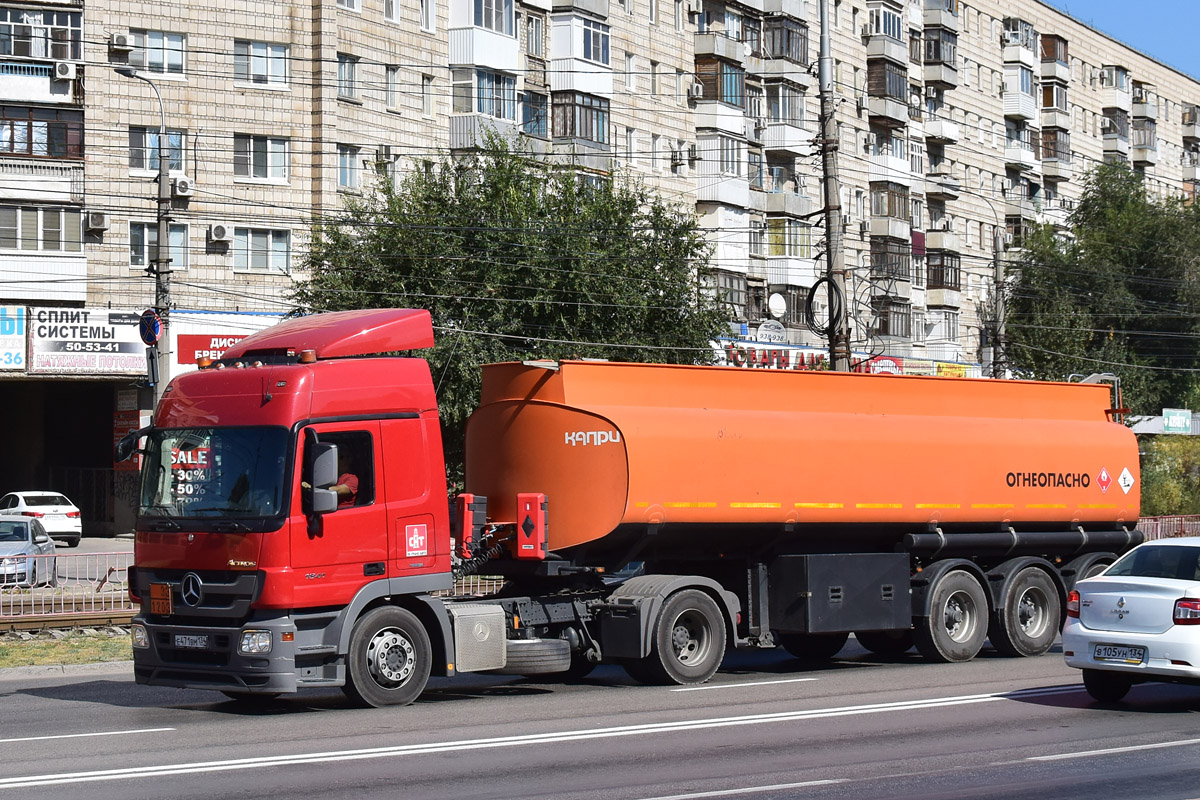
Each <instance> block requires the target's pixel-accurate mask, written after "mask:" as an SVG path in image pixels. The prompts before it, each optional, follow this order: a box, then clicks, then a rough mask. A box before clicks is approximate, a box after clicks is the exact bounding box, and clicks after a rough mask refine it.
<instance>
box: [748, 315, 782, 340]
mask: <svg viewBox="0 0 1200 800" xmlns="http://www.w3.org/2000/svg"><path fill="white" fill-rule="evenodd" d="M755 338H756V339H758V340H759V341H760V342H768V343H770V344H786V343H787V329H786V328H784V327H783V323H781V322H779V321H778V320H774V319H764V320H763V321H762V322H760V323H759V325H758V334H757V335H756V336H755Z"/></svg>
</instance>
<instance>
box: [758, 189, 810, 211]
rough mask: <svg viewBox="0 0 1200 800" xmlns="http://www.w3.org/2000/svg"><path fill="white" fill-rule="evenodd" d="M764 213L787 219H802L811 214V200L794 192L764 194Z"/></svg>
mask: <svg viewBox="0 0 1200 800" xmlns="http://www.w3.org/2000/svg"><path fill="white" fill-rule="evenodd" d="M763 194H764V195H765V198H764V199H765V201H766V202H765V209H764V210H765V211H766V212H767V213H768V214H774V215H777V216H788V217H803V216H807V215H808V214H811V213H812V199H811V198H810V197H808V196H807V195H803V194H796V193H795V192H764V193H763Z"/></svg>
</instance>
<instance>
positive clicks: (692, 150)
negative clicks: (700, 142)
mask: <svg viewBox="0 0 1200 800" xmlns="http://www.w3.org/2000/svg"><path fill="white" fill-rule="evenodd" d="M687 154H688V156H687V157H688V161H690V162H691V163H693V164H695V163H696V162H697V161H699V160H700V151H699V149H697V147H696V145H694V144H689V145H688V149H687Z"/></svg>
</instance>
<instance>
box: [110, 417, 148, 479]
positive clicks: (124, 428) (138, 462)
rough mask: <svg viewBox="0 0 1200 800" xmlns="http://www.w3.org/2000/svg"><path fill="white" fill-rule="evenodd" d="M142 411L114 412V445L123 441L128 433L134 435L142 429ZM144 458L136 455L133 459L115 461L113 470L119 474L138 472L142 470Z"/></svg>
mask: <svg viewBox="0 0 1200 800" xmlns="http://www.w3.org/2000/svg"><path fill="white" fill-rule="evenodd" d="M141 421H142V418H141V412H140V411H136V410H134V411H114V412H113V445H116V443H117V442H119V441H121V438H122V437H123V436H125V434H127V433H133V432H134V431H136V430H137V429H138V428H140V427H142V424H141ZM141 466H142V457H141V456H140V455H135V456H133V457H132V458H127V459H125V460H124V461H114V462H113V469H115V470H117V471H118V472H136V471H137V470H139V469H141Z"/></svg>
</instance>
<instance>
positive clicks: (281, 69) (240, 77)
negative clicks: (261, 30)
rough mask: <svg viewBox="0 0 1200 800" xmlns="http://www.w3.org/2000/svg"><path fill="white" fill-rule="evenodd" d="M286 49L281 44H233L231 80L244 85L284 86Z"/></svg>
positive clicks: (243, 42) (242, 42) (286, 75)
mask: <svg viewBox="0 0 1200 800" xmlns="http://www.w3.org/2000/svg"><path fill="white" fill-rule="evenodd" d="M287 52H288V49H287V47H286V46H285V45H282V44H268V43H267V42H249V41H245V40H242V39H235V40H234V42H233V79H234V80H235V81H243V82H245V83H265V84H275V85H278V86H286V85H287V82H288V70H287Z"/></svg>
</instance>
